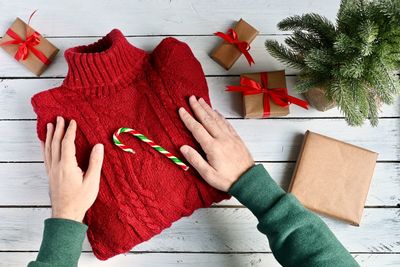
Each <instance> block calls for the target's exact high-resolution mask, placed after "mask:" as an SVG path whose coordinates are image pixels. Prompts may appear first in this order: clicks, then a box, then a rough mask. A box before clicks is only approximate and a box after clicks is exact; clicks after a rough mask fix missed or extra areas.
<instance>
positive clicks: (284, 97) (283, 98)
mask: <svg viewBox="0 0 400 267" xmlns="http://www.w3.org/2000/svg"><path fill="white" fill-rule="evenodd" d="M260 76H261V83H258V82H256V81H253V80H251V79H249V78H247V77H244V76H241V77H240V86H227V88H228V89H227V90H226V91H229V92H242V93H243V94H244V95H255V94H262V93H263V94H264V100H263V101H264V110H263V117H269V115H270V113H271V107H270V100H272V101H273V102H274V103H275V104H277V105H278V106H281V107H287V106H289V104H295V105H297V106H300V107H302V108H305V109H308V103H307V101H304V100H301V99H299V98H296V97H293V96H290V95H289V94H288V92H287V88H268V87H267V85H268V73H267V72H262V73H260Z"/></svg>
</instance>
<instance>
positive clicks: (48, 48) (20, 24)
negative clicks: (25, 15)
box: [0, 18, 59, 76]
mask: <svg viewBox="0 0 400 267" xmlns="http://www.w3.org/2000/svg"><path fill="white" fill-rule="evenodd" d="M10 29H11V30H13V31H14V32H15V33H16V34H17V35H18V36H19V37H20V38H21V39H22V40H24V41H25V40H26V34H27V32H28V36H30V35H31V34H33V33H34V32H35V30H34V29H33V28H31V27H30V26H29V25H27V24H26V23H25V22H24V21H22V20H21V19H20V18H17V19H16V20H15V21H14V23H13V24H12V25H11V27H10ZM12 40H14V39H13V38H12V37H11V36H10V35H8V34H7V33H6V34H5V35H4V37H3V38H2V39H1V40H0V44H2V43H5V42H8V41H12ZM39 41H40V42H39V44H37V45H35V46H34V49H36V50H39V51H40V52H41V53H42V54H43V55H44V56H45V57H46V58H47V63H44V62H43V61H42V60H40V59H39V58H38V57H37V56H36V55H35V54H34V53H33V52H32V51H31V50H30V49H29V48H28V56H27V58H26V59H25V60H23V59H21V60H19V62H21V63H22V64H23V65H24V66H25V67H26V68H28V69H29V70H30V71H31V72H33V73H34V74H35V75H37V76H40V75H41V74H42V73H43V72H44V71H45V70H46V68H47V67H48V65H49V64H50V62H51V61H52V60H53V58H54V57H55V56H56V54H57V53H58V51H59V50H58V48H57V47H55V46H54V45H53V44H52V43H50V42H49V41H48V40H47V39H46V38H44V37H43V36H42V35H40V36H39ZM0 47H1V48H3V49H4V50H5V51H6V52H7V53H8V54H10V55H11V56H13V57H14V56H15V54H16V53H17V51H18V48H19V44H4V45H1V46H0Z"/></svg>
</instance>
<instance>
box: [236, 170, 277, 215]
mask: <svg viewBox="0 0 400 267" xmlns="http://www.w3.org/2000/svg"><path fill="white" fill-rule="evenodd" d="M228 193H229V194H231V195H232V196H234V197H235V198H237V199H238V200H239V201H240V203H242V204H243V205H244V206H246V207H247V208H248V209H249V210H250V211H251V212H252V213H253V214H254V215H255V216H256V217H259V216H261V215H262V214H264V213H265V212H266V211H267V210H269V209H270V208H271V207H272V206H273V205H274V204H275V203H276V202H277V201H278V200H279V199H280V198H281V197H282V196H283V195H285V191H284V190H283V189H282V188H281V187H280V186H279V185H277V184H276V183H275V181H274V180H272V178H271V176H270V175H269V173H268V172H267V171H266V170H265V168H264V166H263V165H262V164H257V165H255V166H253V167H252V168H250V169H249V170H247V171H246V172H245V173H244V174H243V175H242V176H241V177H240V178H239V179H238V180H237V181H236V182H235V183H234V184H233V185H232V187H231V188H230V189H229V192H228Z"/></svg>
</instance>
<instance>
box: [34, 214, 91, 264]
mask: <svg viewBox="0 0 400 267" xmlns="http://www.w3.org/2000/svg"><path fill="white" fill-rule="evenodd" d="M87 228H88V227H87V225H85V224H82V223H80V222H77V221H73V220H67V219H58V218H48V219H46V220H45V221H44V231H43V240H42V245H41V246H40V250H39V254H38V256H37V258H36V261H32V262H30V263H29V264H28V267H76V266H77V265H78V260H79V257H80V255H81V252H82V244H83V240H84V239H85V236H86V231H87Z"/></svg>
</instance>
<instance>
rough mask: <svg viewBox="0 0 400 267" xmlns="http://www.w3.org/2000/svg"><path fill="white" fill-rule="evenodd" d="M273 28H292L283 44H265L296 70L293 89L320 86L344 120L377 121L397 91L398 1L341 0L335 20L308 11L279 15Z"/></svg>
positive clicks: (399, 89) (355, 122) (399, 58)
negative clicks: (382, 109) (284, 16)
mask: <svg viewBox="0 0 400 267" xmlns="http://www.w3.org/2000/svg"><path fill="white" fill-rule="evenodd" d="M278 28H279V29H280V30H283V31H289V30H290V31H293V33H292V34H291V35H290V36H289V37H287V38H286V39H285V43H286V46H285V45H281V44H279V43H278V42H277V41H269V40H268V41H266V43H265V45H266V48H267V50H268V52H269V53H270V54H271V55H272V56H273V57H275V58H277V59H278V60H280V61H281V62H283V63H285V64H287V65H289V66H290V67H293V68H295V69H298V70H300V73H299V81H298V83H297V84H296V86H295V90H296V91H298V92H306V91H307V90H309V89H312V88H322V89H323V90H324V91H325V96H326V97H327V98H328V99H329V100H331V101H334V102H336V104H337V106H338V108H339V109H340V110H341V112H342V113H343V114H344V116H345V119H346V121H347V123H348V124H349V125H352V126H359V125H362V124H363V123H364V121H365V119H369V120H370V123H371V125H373V126H376V125H377V124H378V111H379V107H380V106H381V104H382V103H385V104H392V103H393V102H394V101H395V100H396V97H397V95H398V94H399V93H400V79H399V76H398V75H397V74H396V71H398V70H399V68H400V0H342V2H341V5H340V9H339V12H338V14H337V19H336V25H334V24H333V23H332V22H330V21H329V20H328V19H327V18H325V17H323V16H320V15H318V14H315V13H310V14H304V15H302V16H291V17H288V18H285V19H283V20H282V21H281V22H279V24H278Z"/></svg>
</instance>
